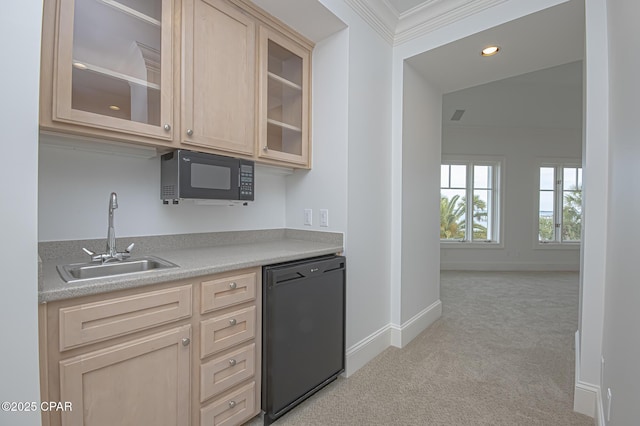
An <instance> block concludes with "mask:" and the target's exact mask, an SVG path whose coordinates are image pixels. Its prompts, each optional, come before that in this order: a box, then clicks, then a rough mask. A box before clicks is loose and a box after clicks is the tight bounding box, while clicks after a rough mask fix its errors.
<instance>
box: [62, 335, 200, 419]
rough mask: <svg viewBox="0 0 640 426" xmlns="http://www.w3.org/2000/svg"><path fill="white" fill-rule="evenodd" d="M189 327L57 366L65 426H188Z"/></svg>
mask: <svg viewBox="0 0 640 426" xmlns="http://www.w3.org/2000/svg"><path fill="white" fill-rule="evenodd" d="M190 338H191V326H190V325H185V326H182V327H177V328H173V329H170V330H167V331H164V332H161V333H156V334H152V335H150V336H147V337H143V338H140V339H136V340H132V341H131V342H126V343H123V344H119V345H114V346H112V347H108V348H105V349H101V350H97V351H94V352H90V353H87V354H83V355H78V356H76V357H74V358H70V359H66V360H62V361H60V398H61V401H70V402H71V403H72V404H73V410H72V411H66V412H62V425H67V426H81V425H82V426H103V425H104V426H113V425H119V426H127V425H129V426H139V425H154V426H163V425H166V426H177V425H184V426H188V425H190V392H189V391H190V377H191V371H190V354H191V345H190V340H189V339H190Z"/></svg>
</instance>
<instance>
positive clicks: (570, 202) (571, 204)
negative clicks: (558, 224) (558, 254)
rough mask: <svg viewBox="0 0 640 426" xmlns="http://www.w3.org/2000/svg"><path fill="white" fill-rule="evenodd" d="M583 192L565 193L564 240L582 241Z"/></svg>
mask: <svg viewBox="0 0 640 426" xmlns="http://www.w3.org/2000/svg"><path fill="white" fill-rule="evenodd" d="M581 228H582V191H565V192H564V194H563V197H562V240H563V241H580V230H581Z"/></svg>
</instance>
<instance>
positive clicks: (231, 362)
mask: <svg viewBox="0 0 640 426" xmlns="http://www.w3.org/2000/svg"><path fill="white" fill-rule="evenodd" d="M255 360H256V345H255V343H252V344H250V345H247V346H244V347H243V348H241V349H239V350H237V351H234V352H231V353H230V354H227V355H224V356H221V357H219V358H216V359H213V360H211V361H209V362H207V363H205V364H203V365H201V366H200V402H203V401H205V400H207V399H209V398H211V397H212V396H215V395H217V394H219V393H220V392H222V391H225V390H227V389H229V388H230V387H232V386H234V385H236V384H238V383H240V382H242V381H243V380H246V379H248V378H250V377H253V375H254V374H255V371H256V362H255Z"/></svg>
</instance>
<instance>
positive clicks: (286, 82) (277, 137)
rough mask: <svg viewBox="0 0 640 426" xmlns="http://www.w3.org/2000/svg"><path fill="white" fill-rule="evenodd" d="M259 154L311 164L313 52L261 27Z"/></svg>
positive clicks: (289, 161) (260, 155) (274, 158)
mask: <svg viewBox="0 0 640 426" xmlns="http://www.w3.org/2000/svg"><path fill="white" fill-rule="evenodd" d="M259 43H260V73H259V74H260V94H259V122H258V129H259V137H258V156H259V157H260V158H267V159H271V160H277V161H284V162H287V163H293V164H296V165H299V166H302V167H306V168H308V167H310V165H311V161H310V160H311V159H310V151H311V146H310V137H309V131H310V129H309V127H310V125H309V124H310V120H309V115H310V114H309V106H310V103H309V97H310V96H309V94H310V85H309V84H310V78H311V74H310V73H311V70H310V63H309V62H310V61H309V58H310V51H309V50H308V49H306V48H304V47H302V46H301V45H299V44H298V43H296V42H294V41H293V40H291V39H289V38H286V37H284V36H282V35H281V34H279V33H277V32H275V31H272V30H270V29H268V28H266V27H260V41H259Z"/></svg>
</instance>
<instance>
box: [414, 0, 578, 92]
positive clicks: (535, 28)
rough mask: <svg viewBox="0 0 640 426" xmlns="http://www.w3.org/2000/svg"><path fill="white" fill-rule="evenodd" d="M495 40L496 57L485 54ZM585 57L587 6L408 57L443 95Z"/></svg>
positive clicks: (574, 2)
mask: <svg viewBox="0 0 640 426" xmlns="http://www.w3.org/2000/svg"><path fill="white" fill-rule="evenodd" d="M491 44H497V45H499V46H500V47H501V51H500V53H498V54H497V55H495V56H492V57H482V56H480V50H481V49H482V48H483V47H485V46H487V45H491ZM583 56H584V4H583V2H582V1H581V0H571V1H569V2H566V3H562V4H560V5H558V6H555V7H552V8H548V9H544V10H542V11H540V12H537V13H533V14H531V15H528V16H524V17H522V18H520V19H517V20H514V21H511V22H507V23H506V24H503V25H500V26H497V27H494V28H491V29H488V30H486V31H483V32H481V33H477V34H474V35H472V36H469V37H466V38H464V39H461V40H458V41H455V42H453V43H450V44H447V45H444V46H441V47H439V48H436V49H433V50H430V51H427V52H424V53H422V54H420V55H417V56H414V57H413V58H410V59H408V60H407V62H408V63H409V64H411V65H412V66H413V67H414V68H415V69H416V70H417V71H418V72H419V73H421V74H422V75H423V76H424V77H425V78H426V79H427V80H428V81H430V82H431V83H432V84H434V85H435V86H437V87H438V88H440V90H441V91H442V92H443V93H448V92H452V91H456V90H461V89H464V88H467V87H472V86H476V85H479V84H484V83H488V82H491V81H496V80H500V79H504V78H508V77H512V76H515V75H520V74H524V73H528V72H532V71H535V70H540V69H545V68H549V67H554V66H557V65H561V64H566V63H570V62H575V61H580V60H582V58H583Z"/></svg>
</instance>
